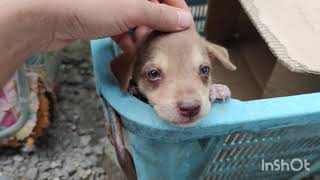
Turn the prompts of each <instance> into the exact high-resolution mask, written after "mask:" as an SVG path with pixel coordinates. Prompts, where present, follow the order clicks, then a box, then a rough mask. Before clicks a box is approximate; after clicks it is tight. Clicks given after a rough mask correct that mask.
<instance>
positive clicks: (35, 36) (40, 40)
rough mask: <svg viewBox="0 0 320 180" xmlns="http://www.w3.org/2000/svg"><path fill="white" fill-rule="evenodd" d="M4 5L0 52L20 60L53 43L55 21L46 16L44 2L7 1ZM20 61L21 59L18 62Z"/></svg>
mask: <svg viewBox="0 0 320 180" xmlns="http://www.w3.org/2000/svg"><path fill="white" fill-rule="evenodd" d="M3 1H4V2H0V8H1V9H3V10H2V12H0V14H1V15H0V27H5V28H0V39H1V42H0V51H2V50H4V49H6V50H8V53H6V54H7V55H8V56H10V57H16V58H18V59H19V60H20V61H23V60H24V59H23V58H27V57H28V56H30V55H32V54H33V53H35V52H39V51H40V50H41V48H42V47H43V46H45V45H46V43H47V42H48V41H49V38H50V33H51V31H52V27H50V26H51V24H52V22H51V19H49V18H47V17H46V13H44V11H45V8H43V7H42V5H40V4H36V3H38V2H41V1H33V0H3ZM18 59H17V60H18Z"/></svg>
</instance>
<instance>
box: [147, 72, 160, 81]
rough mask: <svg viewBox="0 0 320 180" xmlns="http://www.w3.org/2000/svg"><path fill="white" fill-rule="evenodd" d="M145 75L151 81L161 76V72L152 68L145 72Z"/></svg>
mask: <svg viewBox="0 0 320 180" xmlns="http://www.w3.org/2000/svg"><path fill="white" fill-rule="evenodd" d="M147 77H148V78H149V79H150V80H152V81H156V80H159V79H160V78H161V73H160V71H159V70H157V69H153V70H151V71H149V72H148V73H147Z"/></svg>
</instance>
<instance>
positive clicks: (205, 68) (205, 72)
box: [200, 66, 210, 77]
mask: <svg viewBox="0 0 320 180" xmlns="http://www.w3.org/2000/svg"><path fill="white" fill-rule="evenodd" d="M209 70H210V69H209V67H208V66H201V67H200V75H201V76H204V77H208V76H209Z"/></svg>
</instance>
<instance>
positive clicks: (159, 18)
mask: <svg viewBox="0 0 320 180" xmlns="http://www.w3.org/2000/svg"><path fill="white" fill-rule="evenodd" d="M142 9H143V10H142V11H139V12H140V13H139V14H138V15H137V17H136V21H137V23H136V24H137V25H138V26H148V27H149V28H151V29H155V30H159V31H166V32H167V31H179V30H184V29H186V28H188V27H190V26H191V25H193V18H192V15H191V13H190V11H187V10H183V9H179V8H175V7H172V6H168V5H166V4H158V3H152V2H149V1H145V2H144V6H143V8H142Z"/></svg>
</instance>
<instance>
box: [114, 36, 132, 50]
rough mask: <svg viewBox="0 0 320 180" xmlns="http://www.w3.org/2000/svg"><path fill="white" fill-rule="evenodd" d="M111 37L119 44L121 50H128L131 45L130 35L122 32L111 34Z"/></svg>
mask: <svg viewBox="0 0 320 180" xmlns="http://www.w3.org/2000/svg"><path fill="white" fill-rule="evenodd" d="M112 39H113V40H114V41H115V42H116V43H117V44H118V45H119V46H120V48H121V49H122V50H123V51H129V50H130V49H131V48H132V47H133V44H134V43H133V40H132V39H131V37H130V35H129V34H127V33H123V34H120V35H117V36H113V37H112Z"/></svg>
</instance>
